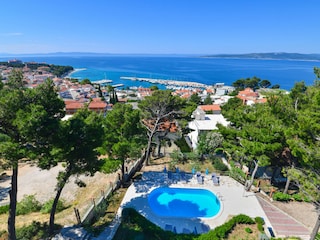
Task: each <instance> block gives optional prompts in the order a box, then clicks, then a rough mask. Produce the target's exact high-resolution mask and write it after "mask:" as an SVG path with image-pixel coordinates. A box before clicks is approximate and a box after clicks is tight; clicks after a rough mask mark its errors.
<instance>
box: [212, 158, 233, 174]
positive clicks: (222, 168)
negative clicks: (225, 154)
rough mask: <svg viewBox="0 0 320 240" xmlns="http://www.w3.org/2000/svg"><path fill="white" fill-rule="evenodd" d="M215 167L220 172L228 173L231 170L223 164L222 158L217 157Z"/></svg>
mask: <svg viewBox="0 0 320 240" xmlns="http://www.w3.org/2000/svg"><path fill="white" fill-rule="evenodd" d="M213 167H214V168H215V169H216V170H218V171H222V172H224V171H228V170H229V168H228V167H227V166H226V165H225V164H224V163H223V162H222V160H221V158H218V157H216V158H215V159H214V162H213Z"/></svg>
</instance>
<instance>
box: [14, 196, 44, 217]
mask: <svg viewBox="0 0 320 240" xmlns="http://www.w3.org/2000/svg"><path fill="white" fill-rule="evenodd" d="M40 209H41V204H40V202H39V201H38V200H37V199H36V198H35V196H34V195H26V196H24V198H23V199H22V200H21V201H20V202H18V204H17V215H25V214H28V213H31V212H37V211H39V210H40Z"/></svg>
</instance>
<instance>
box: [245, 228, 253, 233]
mask: <svg viewBox="0 0 320 240" xmlns="http://www.w3.org/2000/svg"><path fill="white" fill-rule="evenodd" d="M244 230H245V231H246V232H247V233H252V230H251V228H248V227H246V228H245V229H244Z"/></svg>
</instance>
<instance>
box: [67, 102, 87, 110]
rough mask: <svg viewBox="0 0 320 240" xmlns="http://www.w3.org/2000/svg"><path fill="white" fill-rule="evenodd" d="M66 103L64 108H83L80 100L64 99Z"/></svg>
mask: <svg viewBox="0 0 320 240" xmlns="http://www.w3.org/2000/svg"><path fill="white" fill-rule="evenodd" d="M64 103H65V104H66V110H71V109H72V110H74V109H80V108H83V106H84V104H83V103H80V102H75V101H65V102H64Z"/></svg>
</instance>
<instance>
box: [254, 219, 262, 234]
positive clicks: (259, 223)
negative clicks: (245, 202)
mask: <svg viewBox="0 0 320 240" xmlns="http://www.w3.org/2000/svg"><path fill="white" fill-rule="evenodd" d="M254 221H255V222H256V223H257V228H258V230H259V232H262V233H263V232H264V228H263V225H264V220H263V218H262V217H256V218H255V219H254Z"/></svg>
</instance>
